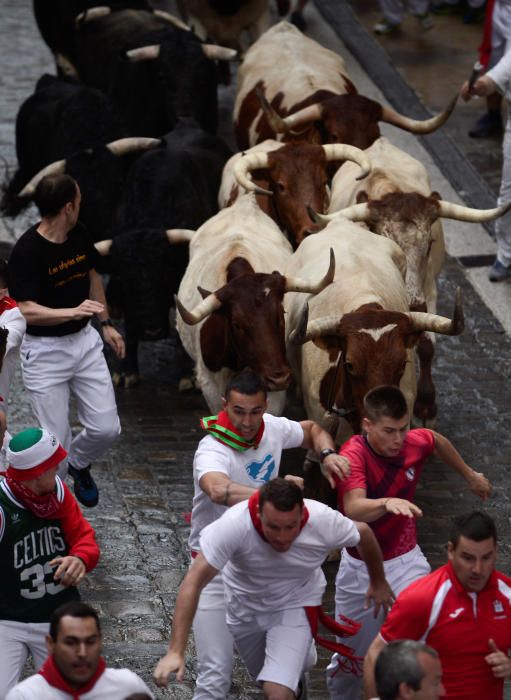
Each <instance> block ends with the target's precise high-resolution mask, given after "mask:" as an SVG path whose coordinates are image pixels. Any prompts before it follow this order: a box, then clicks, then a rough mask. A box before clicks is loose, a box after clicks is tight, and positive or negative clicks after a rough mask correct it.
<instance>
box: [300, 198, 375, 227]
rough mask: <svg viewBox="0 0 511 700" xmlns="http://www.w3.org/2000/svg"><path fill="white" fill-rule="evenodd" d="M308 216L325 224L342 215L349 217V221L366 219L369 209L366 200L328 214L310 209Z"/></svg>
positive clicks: (316, 221) (315, 221) (368, 215)
mask: <svg viewBox="0 0 511 700" xmlns="http://www.w3.org/2000/svg"><path fill="white" fill-rule="evenodd" d="M309 216H310V217H311V219H312V221H314V223H318V224H323V226H326V225H327V224H328V222H329V221H332V219H336V218H337V217H338V216H344V218H345V219H349V220H350V221H368V219H369V217H370V210H369V207H368V206H367V202H361V203H360V204H352V205H351V207H346V208H345V209H338V210H337V211H334V212H331V213H330V214H318V213H317V212H315V211H314V210H313V209H311V210H310V212H309Z"/></svg>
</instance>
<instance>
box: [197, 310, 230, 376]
mask: <svg viewBox="0 0 511 700" xmlns="http://www.w3.org/2000/svg"><path fill="white" fill-rule="evenodd" d="M200 348H201V353H202V359H203V360H204V364H205V365H206V367H207V368H208V369H209V371H210V372H219V371H220V370H221V369H222V367H228V366H229V352H228V350H229V328H228V323H227V318H226V317H225V316H224V314H222V313H221V312H213V313H212V314H211V315H210V316H209V318H207V319H206V320H205V321H204V323H203V324H202V326H201V329H200Z"/></svg>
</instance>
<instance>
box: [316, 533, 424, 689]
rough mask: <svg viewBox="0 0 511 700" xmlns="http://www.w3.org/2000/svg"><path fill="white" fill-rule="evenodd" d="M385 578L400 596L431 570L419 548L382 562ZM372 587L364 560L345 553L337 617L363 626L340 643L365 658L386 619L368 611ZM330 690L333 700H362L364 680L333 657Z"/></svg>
mask: <svg viewBox="0 0 511 700" xmlns="http://www.w3.org/2000/svg"><path fill="white" fill-rule="evenodd" d="M383 568H384V571H385V578H386V579H387V581H388V582H389V584H390V587H391V588H392V590H393V591H394V594H395V595H396V596H397V595H399V593H401V591H402V590H404V589H405V588H406V587H407V586H409V585H410V583H412V582H413V581H416V580H417V579H418V578H420V577H421V576H425V575H426V574H429V572H430V571H431V567H430V566H429V564H428V561H427V559H426V557H425V556H424V554H423V553H422V551H421V549H420V547H419V546H418V545H417V546H415V547H414V548H413V549H412V550H410V551H409V552H407V553H406V554H403V556H401V557H395V558H394V559H389V560H387V561H384V562H383ZM368 587H369V576H368V574H367V568H366V565H365V564H364V562H363V561H360V559H355V558H354V557H352V556H350V555H349V554H348V552H346V550H345V551H344V552H343V553H342V559H341V564H340V566H339V571H338V572H337V577H336V579H335V618H336V619H339V618H338V615H339V614H340V613H342V614H343V615H346V616H347V617H349V618H351V619H352V620H355V621H356V622H360V623H361V624H362V627H361V628H360V630H359V632H358V633H357V634H355V635H353V637H346V638H345V639H340V640H339V641H341V642H343V643H344V644H347V645H348V646H350V647H351V648H352V649H354V651H355V654H356V655H357V656H361V657H364V656H365V655H366V653H367V650H368V648H369V646H370V644H371V642H372V641H373V639H374V638H375V637H376V635H377V634H378V632H379V630H380V627H381V626H382V624H383V620H384V616H383V612H382V611H380V613H379V614H378V616H377V617H376V618H375V617H373V611H372V609H368V610H365V609H364V603H365V594H366V591H367V589H368ZM326 680H327V687H328V691H329V693H330V698H331V700H359V697H360V692H361V689H362V677H357V676H355V675H353V674H350V673H344V672H343V670H342V669H341V668H340V666H339V663H338V655H337V654H334V655H333V656H332V659H331V661H330V664H329V665H328V666H327V669H326Z"/></svg>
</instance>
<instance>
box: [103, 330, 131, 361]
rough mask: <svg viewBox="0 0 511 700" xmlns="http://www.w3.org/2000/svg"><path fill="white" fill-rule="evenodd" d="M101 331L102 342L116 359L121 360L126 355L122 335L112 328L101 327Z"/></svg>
mask: <svg viewBox="0 0 511 700" xmlns="http://www.w3.org/2000/svg"><path fill="white" fill-rule="evenodd" d="M101 330H102V331H103V340H104V341H105V343H108V345H110V347H111V348H112V350H113V351H114V352H115V354H116V355H117V357H120V358H121V360H122V359H123V358H124V357H125V355H126V348H125V345H124V338H123V337H122V335H121V334H120V333H119V331H117V330H116V329H115V328H114V327H113V326H103V327H102V329H101Z"/></svg>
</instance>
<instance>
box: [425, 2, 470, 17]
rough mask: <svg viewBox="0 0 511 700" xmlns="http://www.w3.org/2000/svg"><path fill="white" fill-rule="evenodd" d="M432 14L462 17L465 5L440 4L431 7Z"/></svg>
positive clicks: (455, 3)
mask: <svg viewBox="0 0 511 700" xmlns="http://www.w3.org/2000/svg"><path fill="white" fill-rule="evenodd" d="M431 12H432V13H433V14H434V15H460V14H461V13H462V12H463V3H461V2H454V3H451V2H438V3H435V4H433V5H431Z"/></svg>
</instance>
